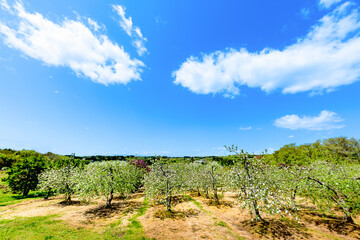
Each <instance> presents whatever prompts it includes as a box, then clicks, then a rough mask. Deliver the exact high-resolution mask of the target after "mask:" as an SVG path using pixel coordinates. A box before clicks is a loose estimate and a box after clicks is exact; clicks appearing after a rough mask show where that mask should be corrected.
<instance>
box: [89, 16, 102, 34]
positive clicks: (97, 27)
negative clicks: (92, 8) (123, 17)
mask: <svg viewBox="0 0 360 240" xmlns="http://www.w3.org/2000/svg"><path fill="white" fill-rule="evenodd" d="M87 21H88V23H89V25H90V26H91V27H92V28H93V29H94V30H95V31H99V30H100V29H101V27H100V26H99V24H98V23H97V22H96V21H94V20H92V19H91V18H87Z"/></svg>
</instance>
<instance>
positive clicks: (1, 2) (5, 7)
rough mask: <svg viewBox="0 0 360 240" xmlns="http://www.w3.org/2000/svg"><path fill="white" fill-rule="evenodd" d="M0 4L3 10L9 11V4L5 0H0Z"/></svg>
mask: <svg viewBox="0 0 360 240" xmlns="http://www.w3.org/2000/svg"><path fill="white" fill-rule="evenodd" d="M0 6H1V8H2V9H3V10H6V11H11V8H10V5H9V4H8V2H7V1H6V0H0Z"/></svg>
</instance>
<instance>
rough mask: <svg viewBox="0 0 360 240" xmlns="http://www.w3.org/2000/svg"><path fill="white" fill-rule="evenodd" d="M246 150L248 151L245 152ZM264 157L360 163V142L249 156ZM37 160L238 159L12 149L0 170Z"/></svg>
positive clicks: (3, 153)
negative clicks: (64, 153)
mask: <svg viewBox="0 0 360 240" xmlns="http://www.w3.org/2000/svg"><path fill="white" fill-rule="evenodd" d="M244 150H246V149H244ZM254 156H255V157H257V158H263V159H264V161H265V162H266V163H268V164H286V165H308V164H311V163H312V162H314V161H317V160H324V161H328V162H332V163H346V162H352V163H360V140H357V139H355V138H346V137H336V138H328V139H324V140H318V141H316V142H314V143H311V144H302V145H296V144H295V143H292V144H288V145H285V146H283V147H282V148H280V149H279V150H277V151H275V152H274V153H272V154H268V153H266V152H265V153H263V154H261V155H251V154H250V157H254ZM29 157H32V158H35V159H38V160H39V161H40V162H43V164H44V167H45V168H47V167H61V166H63V165H66V164H67V163H68V162H69V161H70V160H69V159H70V158H73V159H72V160H71V161H72V162H75V163H76V164H88V163H90V162H99V161H100V162H101V161H114V160H115V161H116V160H119V161H131V160H133V159H141V160H143V161H144V162H145V163H146V164H148V165H151V164H152V163H153V162H154V161H155V160H157V159H163V160H167V161H169V162H178V161H186V162H195V161H198V162H200V163H206V162H209V161H216V162H218V163H220V164H221V165H223V166H231V165H233V164H234V162H235V159H236V158H235V156H233V155H228V156H205V157H204V156H197V157H191V156H182V157H168V156H133V155H130V156H129V155H118V156H103V155H95V156H76V155H75V156H74V157H72V156H71V155H59V154H55V153H52V152H48V153H45V154H41V153H38V152H36V151H34V150H21V151H17V150H13V149H0V169H2V168H11V167H12V165H13V164H14V163H16V162H19V161H22V160H23V159H26V158H29Z"/></svg>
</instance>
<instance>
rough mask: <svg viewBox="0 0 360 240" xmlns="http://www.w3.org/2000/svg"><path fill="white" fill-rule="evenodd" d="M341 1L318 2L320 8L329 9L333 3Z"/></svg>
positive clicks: (323, 0)
mask: <svg viewBox="0 0 360 240" xmlns="http://www.w3.org/2000/svg"><path fill="white" fill-rule="evenodd" d="M341 1H342V0H320V6H321V7H324V8H329V7H331V6H332V5H334V4H335V3H338V2H341Z"/></svg>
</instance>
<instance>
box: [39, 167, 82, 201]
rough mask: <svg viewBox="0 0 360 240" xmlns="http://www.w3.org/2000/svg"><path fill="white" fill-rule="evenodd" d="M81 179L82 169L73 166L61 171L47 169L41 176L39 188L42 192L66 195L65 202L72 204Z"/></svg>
mask: <svg viewBox="0 0 360 240" xmlns="http://www.w3.org/2000/svg"><path fill="white" fill-rule="evenodd" d="M80 177H81V176H80V169H79V168H78V167H74V166H71V165H68V166H66V167H63V168H60V169H47V170H45V171H44V172H42V173H41V174H40V175H39V184H38V186H37V187H38V189H39V190H40V191H46V192H47V191H50V190H54V191H55V192H56V193H64V194H65V200H66V201H68V202H70V201H71V195H72V194H73V193H74V192H75V189H76V185H77V183H78V179H79V178H80Z"/></svg>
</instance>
